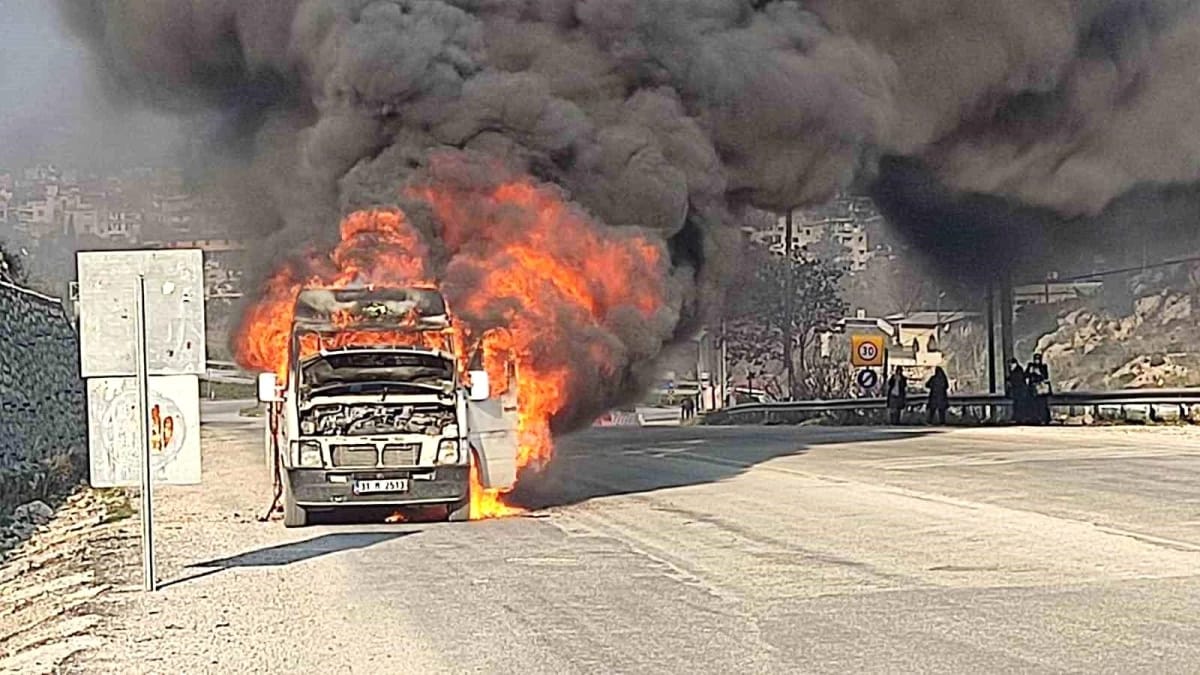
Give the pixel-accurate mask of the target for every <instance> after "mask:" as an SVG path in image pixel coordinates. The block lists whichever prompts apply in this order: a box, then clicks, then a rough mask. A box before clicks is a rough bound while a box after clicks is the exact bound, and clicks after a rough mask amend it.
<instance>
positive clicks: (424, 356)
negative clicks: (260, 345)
mask: <svg viewBox="0 0 1200 675" xmlns="http://www.w3.org/2000/svg"><path fill="white" fill-rule="evenodd" d="M456 368H457V365H456V364H455V363H454V361H453V360H452V359H450V358H448V357H446V356H445V355H443V354H441V353H438V352H434V351H430V350H426V349H420V348H415V347H414V348H379V347H371V348H347V349H339V350H335V351H324V352H321V353H319V354H315V355H313V356H310V357H308V358H307V359H304V360H303V361H301V363H300V382H299V384H300V387H301V389H304V390H306V391H313V390H317V389H326V388H338V389H340V388H341V387H339V385H345V387H346V388H348V389H351V390H362V391H372V392H373V391H378V390H379V389H384V390H389V391H396V390H402V389H404V388H405V387H406V385H407V386H409V387H411V388H412V389H414V390H423V391H430V390H433V389H437V390H441V391H446V392H449V391H450V390H451V389H453V387H454V379H455V371H456Z"/></svg>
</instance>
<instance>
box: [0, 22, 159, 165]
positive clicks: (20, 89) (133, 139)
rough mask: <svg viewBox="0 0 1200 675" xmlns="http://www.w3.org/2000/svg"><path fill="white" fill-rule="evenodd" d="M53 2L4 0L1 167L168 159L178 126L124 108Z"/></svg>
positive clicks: (0, 46) (0, 60)
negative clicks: (106, 89) (96, 74)
mask: <svg viewBox="0 0 1200 675" xmlns="http://www.w3.org/2000/svg"><path fill="white" fill-rule="evenodd" d="M118 108H120V106H113V105H112V102H110V101H107V100H106V99H105V97H104V95H103V93H102V92H101V90H100V88H99V87H98V86H97V84H96V82H95V80H94V78H93V77H92V74H91V66H90V63H89V60H88V54H87V52H86V50H85V49H84V47H83V45H82V44H80V43H79V42H78V41H76V40H75V39H74V38H73V37H72V36H70V35H67V34H66V32H65V31H64V30H63V29H62V27H61V25H60V22H59V20H58V16H57V12H56V10H55V7H54V3H53V2H51V0H0V167H4V166H8V167H12V166H17V165H24V164H30V163H34V162H39V161H54V162H59V163H68V164H76V165H82V166H105V165H122V164H128V163H134V162H140V161H153V160H155V159H160V160H161V159H162V158H165V157H169V156H170V153H171V152H172V151H173V150H174V147H175V145H174V143H175V141H176V139H177V138H178V133H177V131H176V129H177V127H178V124H177V122H175V121H174V120H167V119H163V118H161V117H158V116H155V115H152V114H150V113H147V112H138V111H131V110H128V109H124V110H119V109H118Z"/></svg>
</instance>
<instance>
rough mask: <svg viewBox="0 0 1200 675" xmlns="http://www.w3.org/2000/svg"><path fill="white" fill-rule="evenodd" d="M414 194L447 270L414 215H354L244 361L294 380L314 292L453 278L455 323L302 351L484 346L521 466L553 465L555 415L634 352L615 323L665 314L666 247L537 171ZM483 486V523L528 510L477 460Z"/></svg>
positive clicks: (245, 342) (284, 281)
mask: <svg viewBox="0 0 1200 675" xmlns="http://www.w3.org/2000/svg"><path fill="white" fill-rule="evenodd" d="M409 195H410V196H412V197H415V198H419V199H422V200H423V201H425V202H427V203H428V204H429V205H430V206H431V207H432V211H433V214H434V216H435V217H436V219H437V221H438V223H439V224H440V226H441V232H440V234H441V237H440V239H441V242H442V243H443V244H444V246H445V251H446V253H447V254H448V257H447V258H446V260H445V263H444V264H443V265H441V266H440V267H438V268H437V269H435V268H434V262H433V259H432V258H431V256H430V251H429V248H428V247H427V245H426V243H425V242H424V241H423V240H422V238H421V236H420V234H419V233H418V232H417V230H416V229H415V228H413V227H412V226H411V224H410V223H409V222H408V220H407V218H406V217H405V215H404V214H403V213H401V212H400V211H397V210H374V211H360V212H356V213H353V214H351V215H350V216H348V217H347V218H346V219H345V220H344V221H343V222H342V224H341V241H340V242H339V243H338V244H337V246H336V247H334V249H333V250H332V251H331V252H329V253H328V254H325V255H322V254H320V253H318V252H316V251H308V252H307V253H305V254H304V255H303V256H300V257H298V258H294V259H292V260H291V261H289V262H288V263H286V264H284V265H282V266H281V267H280V268H279V269H278V270H277V271H276V273H275V274H274V275H273V276H272V277H271V278H270V279H268V280H267V282H266V283H265V285H264V287H263V290H262V297H261V298H260V300H259V301H258V302H257V303H255V304H253V305H252V306H250V307H249V308H248V309H247V310H246V312H245V314H244V315H243V317H242V322H241V324H240V326H239V328H238V331H237V333H236V334H235V337H234V346H235V350H236V353H237V358H238V361H239V362H240V363H241V364H242V365H243V366H244V367H246V368H248V369H254V370H269V371H274V372H276V373H279V375H280V377H281V378H282V377H284V376H286V370H287V365H286V364H287V354H288V343H289V339H290V338H289V331H290V330H291V324H292V321H293V318H294V317H293V313H294V309H293V306H294V304H295V299H296V296H297V294H298V293H299V292H300V290H301V289H303V288H306V287H334V288H337V287H345V286H347V285H350V284H355V283H362V284H374V285H379V286H417V285H424V286H436V287H439V288H441V290H442V291H443V293H444V294H445V295H446V296H447V299H448V301H449V304H450V308H451V309H452V310H453V311H455V312H456V313H457V316H456V323H455V326H454V330H453V331H450V332H448V333H446V334H441V335H440V336H439V337H431V336H429V335H428V334H425V333H422V334H411V333H408V334H399V333H398V334H396V335H382V336H381V335H380V334H379V333H369V332H362V331H354V330H353V329H351V328H348V329H347V331H346V332H344V333H341V334H339V335H338V336H336V338H334V341H335V342H336V343H337V344H336V345H319V344H317V343H316V340H317V339H318V338H316V336H305V337H304V338H303V339H302V342H301V348H302V350H303V351H304V352H306V353H311V352H312V351H315V350H316V349H318V348H320V347H322V346H325V347H329V346H349V345H360V344H375V343H379V342H388V343H390V344H396V342H397V341H398V340H404V339H409V340H411V339H414V337H413V336H414V335H420V336H422V337H421V338H419V339H421V340H423V341H433V342H435V344H429V345H428V346H436V347H439V348H443V349H446V351H454V352H455V353H459V354H461V355H462V356H463V357H464V358H465V356H466V355H465V354H464V353H463V351H464V350H462V349H454V346H455V344H456V343H455V340H458V339H460V338H464V337H465V338H468V339H472V340H477V341H479V342H481V343H482V347H483V360H484V364H483V366H484V368H485V369H486V370H487V371H488V374H489V379H490V381H491V382H492V383H493V389H494V390H495V391H496V392H497V393H500V394H508V395H510V396H511V395H513V394H515V396H516V402H517V406H518V432H519V437H520V451H519V456H518V458H517V459H518V461H517V466H518V470H519V471H520V472H521V473H520V474H519V475H523V474H524V473H525V472H526V471H528V470H537V469H540V468H541V467H542V466H544V465H545V463H546V462H548V461H549V460H550V459H551V457H552V456H553V443H552V440H551V421H552V420H553V419H555V417H556V415H560V414H562V413H563V412H564V410H565V409H567V408H568V406H570V405H571V404H572V400H571V399H572V396H573V395H576V394H577V392H579V391H581V390H582V389H583V388H584V387H590V386H592V385H593V384H594V382H592V380H594V379H596V378H608V377H612V376H613V375H614V374H615V372H616V369H617V363H618V362H619V360H620V359H621V358H623V353H622V350H623V349H624V348H623V347H622V346H620V345H619V344H618V341H617V340H615V339H614V338H613V337H612V336H611V334H610V332H609V331H608V330H607V329H606V326H607V325H608V322H610V321H614V320H638V321H652V320H654V319H655V316H656V314H657V313H658V312H659V311H660V310H661V308H662V307H663V306H664V304H665V295H666V290H665V284H664V281H663V280H664V279H665V273H664V268H665V261H664V251H663V250H662V247H661V246H660V245H657V244H655V243H652V242H651V241H650V240H648V239H646V238H644V237H641V236H639V235H637V234H633V233H625V234H622V233H618V232H617V231H616V230H614V229H612V228H604V227H601V226H598V225H597V224H596V223H594V222H593V221H592V220H591V219H590V218H589V217H587V216H586V215H585V214H583V213H581V212H579V211H578V210H576V209H574V208H572V207H571V206H570V205H568V204H567V203H566V202H565V201H564V200H563V199H562V197H561V195H560V194H559V193H558V192H557V191H556V190H553V189H550V188H545V187H539V186H536V185H534V184H533V183H532V182H530V181H528V180H521V181H514V182H508V183H503V184H500V185H499V186H496V187H493V188H489V189H486V190H479V189H468V188H460V187H455V186H447V185H426V186H421V187H418V188H414V189H412V190H410V191H409ZM497 329H499V330H497ZM425 344H428V343H427V342H425ZM461 365H462V367H463V368H464V369H465V367H466V365H467V364H466V363H465V362H464V363H462V364H461ZM512 365H515V373H510V366H512ZM510 375H515V382H514V381H513V379H514V378H512V377H510ZM514 384H515V389H516V390H515V392H514V391H512V389H513V387H514ZM595 412H599V411H595ZM471 482H472V487H473V488H474V489H473V490H472V503H471V518H472V519H477V518H488V517H500V516H506V515H512V514H514V513H519V512H520V509H517V508H515V507H512V506H509V505H507V504H505V502H504V497H505V495H504V494H500V493H497V492H495V491H485V490H483V489H482V488H481V487H480V484H479V476H478V473H477V471H476V470H475V468H474V466H472V471H471Z"/></svg>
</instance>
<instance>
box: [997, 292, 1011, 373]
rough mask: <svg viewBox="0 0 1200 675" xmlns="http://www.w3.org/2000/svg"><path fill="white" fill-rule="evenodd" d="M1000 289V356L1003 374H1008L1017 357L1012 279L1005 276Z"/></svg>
mask: <svg viewBox="0 0 1200 675" xmlns="http://www.w3.org/2000/svg"><path fill="white" fill-rule="evenodd" d="M1001 283H1002V286H1001V287H1000V354H1001V357H1002V358H1001V368H1000V370H1001V372H1004V373H1007V372H1008V362H1009V361H1012V359H1013V357H1014V356H1015V353H1014V351H1015V345H1014V344H1013V318H1014V317H1013V285H1012V277H1010V276H1009V275H1007V274H1006V275H1004V278H1003V279H1002V280H1001Z"/></svg>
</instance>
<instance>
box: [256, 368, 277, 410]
mask: <svg viewBox="0 0 1200 675" xmlns="http://www.w3.org/2000/svg"><path fill="white" fill-rule="evenodd" d="M258 400H259V401H261V402H263V403H275V402H276V401H281V400H283V399H282V398H281V397H280V396H279V387H278V380H277V378H276V376H275V373H259V374H258Z"/></svg>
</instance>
